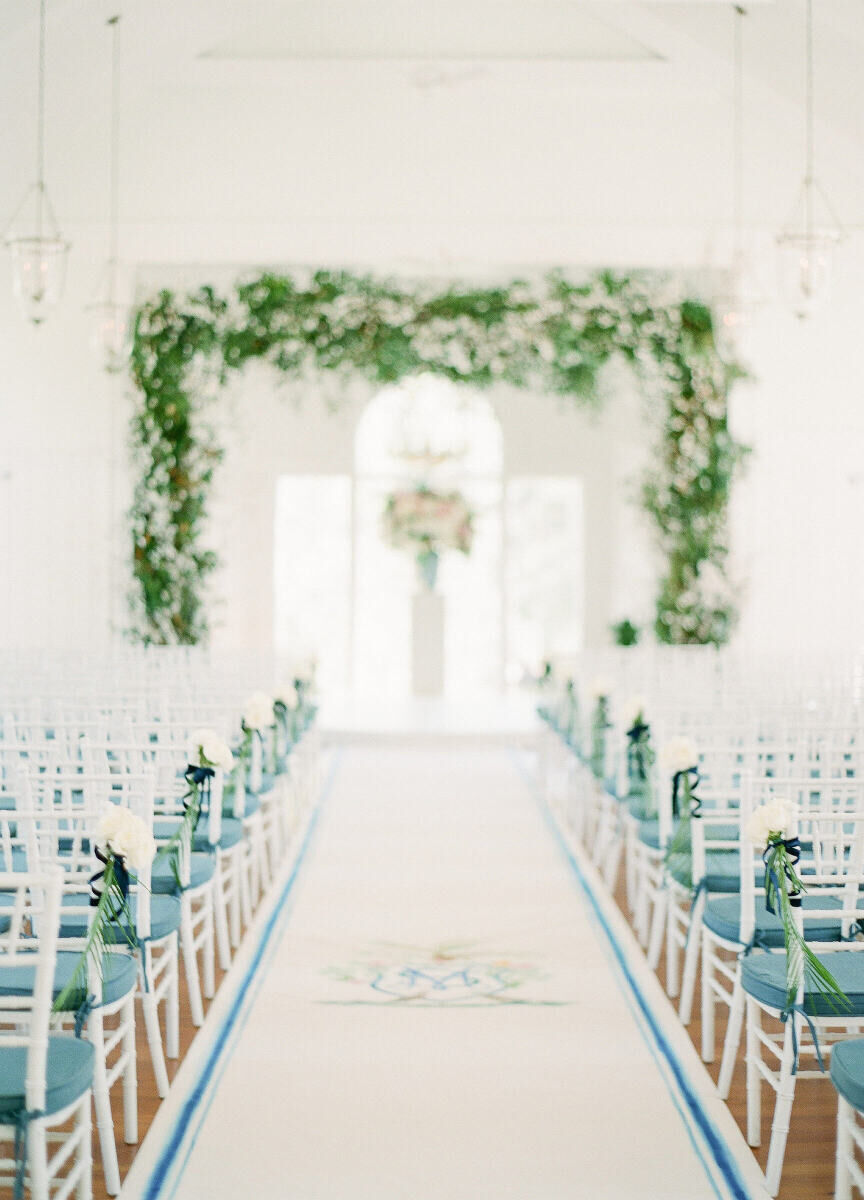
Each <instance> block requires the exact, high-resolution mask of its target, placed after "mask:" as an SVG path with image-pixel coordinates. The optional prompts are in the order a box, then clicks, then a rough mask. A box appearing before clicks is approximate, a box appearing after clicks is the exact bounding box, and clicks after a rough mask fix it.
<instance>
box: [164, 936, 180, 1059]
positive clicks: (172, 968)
mask: <svg viewBox="0 0 864 1200" xmlns="http://www.w3.org/2000/svg"><path fill="white" fill-rule="evenodd" d="M169 946H170V950H169V949H168V948H166V950H165V951H164V953H166V954H168V953H170V954H171V957H172V961H171V963H170V964H169V965H168V966H167V967H166V968H165V969H166V971H168V972H169V976H168V989H167V992H166V995H165V1052H166V1053H167V1055H168V1057H169V1058H179V1057H180V945H179V935H178V934H176V933H175V934H174V935H173V937H172V940H171V942H170V943H169Z"/></svg>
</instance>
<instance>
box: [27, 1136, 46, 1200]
mask: <svg viewBox="0 0 864 1200" xmlns="http://www.w3.org/2000/svg"><path fill="white" fill-rule="evenodd" d="M27 1173H28V1175H29V1176H30V1196H31V1200H48V1198H49V1195H50V1191H49V1187H48V1138H47V1131H46V1129H45V1122H44V1121H32V1122H31V1123H30V1128H29V1129H28V1130H27Z"/></svg>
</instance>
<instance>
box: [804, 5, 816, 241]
mask: <svg viewBox="0 0 864 1200" xmlns="http://www.w3.org/2000/svg"><path fill="white" fill-rule="evenodd" d="M804 95H805V104H806V128H805V133H804V137H805V144H804V172H805V175H804V187H805V189H806V206H807V207H806V216H805V221H806V228H807V233H808V234H812V233H813V184H814V181H815V136H814V134H815V130H814V121H813V111H814V110H813V0H807V59H806V67H805V81H804Z"/></svg>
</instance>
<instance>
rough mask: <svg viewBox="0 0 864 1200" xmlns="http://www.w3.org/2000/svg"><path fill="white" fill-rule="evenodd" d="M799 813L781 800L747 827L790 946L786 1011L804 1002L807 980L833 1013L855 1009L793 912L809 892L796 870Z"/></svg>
mask: <svg viewBox="0 0 864 1200" xmlns="http://www.w3.org/2000/svg"><path fill="white" fill-rule="evenodd" d="M795 817H796V814H795V809H794V808H793V807H792V805H791V804H790V803H789V802H788V801H787V800H784V799H782V798H781V797H779V796H774V797H773V798H772V799H771V800H769V801H768V802H767V803H766V804H763V805H761V807H759V808H757V809H754V811H753V812H752V813H751V815H750V819H749V820H748V822H747V828H746V830H745V833H746V836H747V837H748V839H749V840H750V841H751V842H752V843H753V845H754V846H756V847H757V848H760V849H762V861H763V862H764V863H765V907H766V908H767V909H768V912H770V913H776V914H777V915H778V916H779V917H780V920H781V921H782V923H783V938H784V941H785V944H786V1008H787V1010H790V1009H791V1008H792V1007H793V1006H794V1005H795V1003H796V1002H797V999H798V990H799V988H800V987H801V984H802V982H803V981H804V979H805V978H806V979H807V980H808V981H809V983H810V985H811V987H812V988H813V990H814V991H816V992H818V993H819V994H820V995H821V996H822V998H823V999H824V1001H825V1003H826V1004H827V1006H828V1007H829V1008H830V1009H831V1010H832V1011H833V1012H839V1011H840V1010H841V1009H843V1008H846V1009H850V1008H851V1007H852V1005H851V1004H850V1001H849V997H848V996H847V995H846V993H845V992H844V991H843V990H842V988H841V987H840V985H839V984H838V983H837V980H836V979H835V978H834V976H833V975H832V974H831V972H830V971H829V970H828V968H827V967H826V966H825V964H824V963H823V962H822V960H821V959H820V958H817V956H816V955H815V954H814V953H813V951H812V950H811V949H810V947H809V946H808V945H807V942H806V941H805V940H804V935H803V934H802V933H801V931H800V929H799V928H798V926H797V924H796V923H795V918H794V916H793V915H792V909H793V908H800V907H801V903H802V900H801V898H802V895H803V893H804V892H806V890H807V889H806V888H805V887H804V884H803V883H802V881H801V877H800V875H799V874H798V872H797V870H796V869H795V868H796V866H797V864H798V861H799V859H800V858H801V844H800V842H799V841H798V838H797V836H796V835H795V833H794V829H795Z"/></svg>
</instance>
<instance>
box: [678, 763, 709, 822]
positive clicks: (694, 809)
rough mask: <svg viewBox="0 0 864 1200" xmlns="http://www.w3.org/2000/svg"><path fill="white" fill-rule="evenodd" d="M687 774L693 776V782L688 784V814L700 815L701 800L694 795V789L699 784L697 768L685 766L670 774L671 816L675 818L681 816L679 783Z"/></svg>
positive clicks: (692, 815)
mask: <svg viewBox="0 0 864 1200" xmlns="http://www.w3.org/2000/svg"><path fill="white" fill-rule="evenodd" d="M687 775H692V776H693V782H692V783H691V784H690V816H691V817H701V816H702V801H701V800H700V799H699V797H698V796H697V795H696V789H697V787H698V786H699V768H698V767H686V768H685V769H684V770H683V771H676V772H675V774H674V775H673V776H672V816H673V817H675V818H676V820H677V818H678V817H680V816H681V800H680V797H679V792H680V790H681V783H682V780H683V779H684V778H685V776H687Z"/></svg>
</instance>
